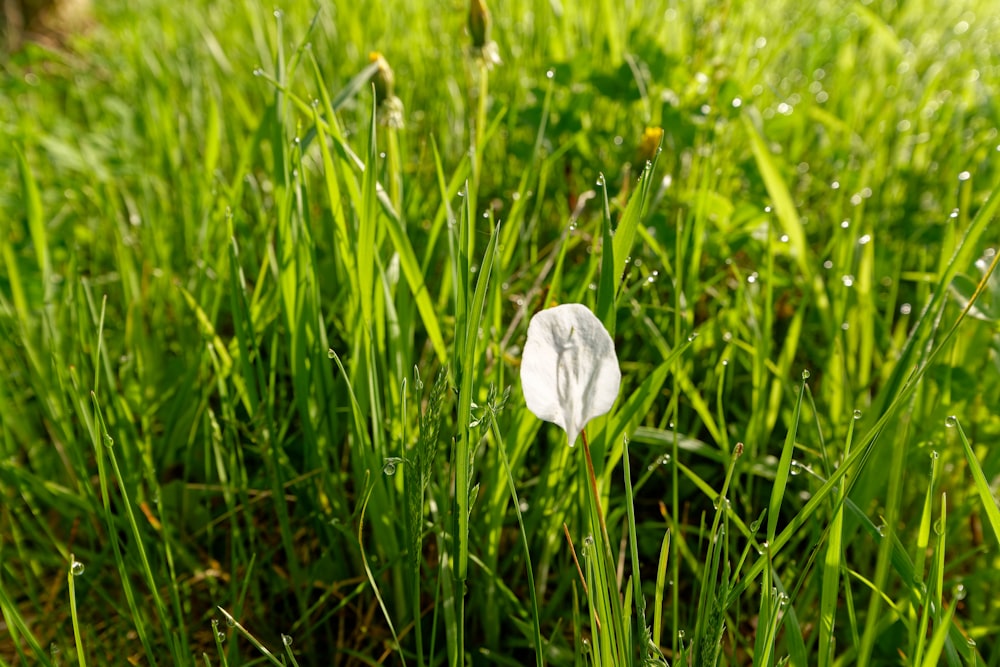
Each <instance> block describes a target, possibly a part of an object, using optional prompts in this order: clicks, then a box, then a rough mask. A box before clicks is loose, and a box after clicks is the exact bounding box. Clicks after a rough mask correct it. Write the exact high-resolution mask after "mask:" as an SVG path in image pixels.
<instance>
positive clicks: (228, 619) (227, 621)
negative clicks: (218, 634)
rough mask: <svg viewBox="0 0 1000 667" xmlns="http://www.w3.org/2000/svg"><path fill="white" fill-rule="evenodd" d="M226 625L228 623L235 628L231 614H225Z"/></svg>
mask: <svg viewBox="0 0 1000 667" xmlns="http://www.w3.org/2000/svg"><path fill="white" fill-rule="evenodd" d="M226 625H228V626H229V627H231V628H235V627H236V619H235V618H233V617H232V616H226Z"/></svg>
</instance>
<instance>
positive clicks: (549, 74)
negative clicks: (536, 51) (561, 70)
mask: <svg viewBox="0 0 1000 667" xmlns="http://www.w3.org/2000/svg"><path fill="white" fill-rule="evenodd" d="M555 75H556V71H555V70H554V69H550V70H548V71H546V72H545V78H546V79H552V78H554V77H555Z"/></svg>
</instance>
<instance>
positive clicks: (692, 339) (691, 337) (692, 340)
mask: <svg viewBox="0 0 1000 667" xmlns="http://www.w3.org/2000/svg"><path fill="white" fill-rule="evenodd" d="M697 337H698V332H697V331H695V332H694V333H692V334H691V335H690V336H688V342H689V343H691V342H694V339H695V338H697Z"/></svg>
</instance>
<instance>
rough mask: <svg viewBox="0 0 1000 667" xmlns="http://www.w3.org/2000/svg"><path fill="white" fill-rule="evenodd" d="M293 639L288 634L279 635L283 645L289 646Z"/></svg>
mask: <svg viewBox="0 0 1000 667" xmlns="http://www.w3.org/2000/svg"><path fill="white" fill-rule="evenodd" d="M293 641H295V640H294V639H292V638H291V637H290V636H288V635H281V643H282V644H284V645H285V646H291V645H292V642H293Z"/></svg>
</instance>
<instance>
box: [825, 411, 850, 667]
mask: <svg viewBox="0 0 1000 667" xmlns="http://www.w3.org/2000/svg"><path fill="white" fill-rule="evenodd" d="M856 423H857V419H852V420H851V421H850V422H849V423H848V425H847V437H846V440H845V444H844V456H845V457H846V456H847V455H848V454H850V451H851V440H852V438H853V437H854V427H855V424H856ZM846 498H847V490H846V489H845V488H844V487H843V486H841V487H840V488H839V489H838V490H837V492H836V495H835V497H834V498H833V504H834V510H833V518H832V519H831V520H830V528H829V531H828V533H827V538H826V552H825V554H824V557H823V565H822V567H821V579H822V583H821V584H820V586H821V592H820V604H819V613H820V624H819V656H818V658H819V661H818V664H819V667H829V666H830V665H832V664H833V653H834V649H835V642H836V635H835V633H834V631H835V629H836V621H837V605H838V602H839V591H840V570H841V567H842V559H843V555H844V554H843V550H844V543H843V541H842V536H843V528H844V508H843V503H844V500H845V499H846Z"/></svg>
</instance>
